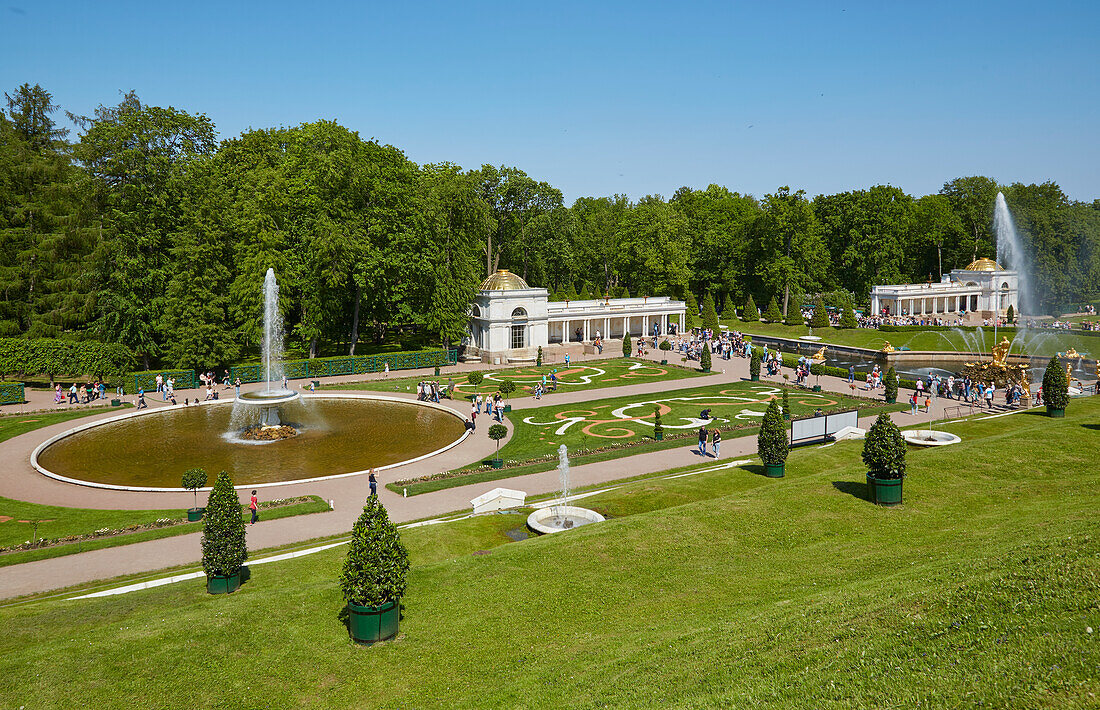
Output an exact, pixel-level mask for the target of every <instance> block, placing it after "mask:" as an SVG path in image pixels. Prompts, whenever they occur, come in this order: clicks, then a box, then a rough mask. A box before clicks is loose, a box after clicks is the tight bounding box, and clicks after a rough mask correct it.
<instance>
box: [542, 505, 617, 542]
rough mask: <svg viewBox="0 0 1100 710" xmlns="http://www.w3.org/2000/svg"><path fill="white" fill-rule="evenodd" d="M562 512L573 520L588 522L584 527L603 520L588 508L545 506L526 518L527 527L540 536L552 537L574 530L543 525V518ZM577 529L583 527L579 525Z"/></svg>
mask: <svg viewBox="0 0 1100 710" xmlns="http://www.w3.org/2000/svg"><path fill="white" fill-rule="evenodd" d="M559 510H564V511H565V514H566V515H568V516H571V517H574V518H583V519H584V520H587V521H588V522H587V523H585V525H588V524H591V523H602V522H604V520H605V518H604V517H603V516H602V515H600V514H599V513H597V512H596V511H594V510H589V509H588V508H578V507H577V506H575V505H566V506H559V505H554V506H547V507H545V508H539V509H538V510H536V511H534V512H532V513H531V514H530V515H528V516H527V526H528V527H529V528H531V529H532V530H534V531H535V532H537V533H539V534H540V535H552V534H553V533H559V532H565V530H567V529H569V530H575V529H576V528H552V527H550V526H549V525H543V523H542V520H543V519H544V518H552V517H554V515H555V514H556V512H557V511H559ZM577 527H584V525H579V526H577Z"/></svg>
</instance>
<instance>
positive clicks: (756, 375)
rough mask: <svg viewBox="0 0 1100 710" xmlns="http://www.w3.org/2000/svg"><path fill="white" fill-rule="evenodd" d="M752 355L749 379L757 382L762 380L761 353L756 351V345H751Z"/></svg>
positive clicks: (750, 357)
mask: <svg viewBox="0 0 1100 710" xmlns="http://www.w3.org/2000/svg"><path fill="white" fill-rule="evenodd" d="M749 347H750V348H751V351H750V352H751V354H750V356H749V379H750V380H752V381H753V382H755V381H756V380H759V379H760V360H761V359H762V358H761V356H760V351H759V350H757V349H756V346H755V345H750V346H749Z"/></svg>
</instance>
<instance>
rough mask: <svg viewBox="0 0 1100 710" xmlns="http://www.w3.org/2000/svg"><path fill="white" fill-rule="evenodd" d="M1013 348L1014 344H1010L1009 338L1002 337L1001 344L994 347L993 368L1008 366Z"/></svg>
mask: <svg viewBox="0 0 1100 710" xmlns="http://www.w3.org/2000/svg"><path fill="white" fill-rule="evenodd" d="M1011 348H1012V343H1010V342H1008V338H1006V337H1004V336H1001V342H999V343H997V344H996V345H994V346H993V367H1007V366H1008V351H1009V350H1010V349H1011Z"/></svg>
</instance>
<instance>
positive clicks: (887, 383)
mask: <svg viewBox="0 0 1100 710" xmlns="http://www.w3.org/2000/svg"><path fill="white" fill-rule="evenodd" d="M882 391H883V393H884V394H885V395H886V402H887V403H888V404H893V403H894V402H897V401H898V373H897V372H895V371H894V366H893V365H891V366H890V369H889V370H887V371H886V377H883V378H882Z"/></svg>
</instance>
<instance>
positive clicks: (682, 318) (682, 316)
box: [677, 313, 685, 333]
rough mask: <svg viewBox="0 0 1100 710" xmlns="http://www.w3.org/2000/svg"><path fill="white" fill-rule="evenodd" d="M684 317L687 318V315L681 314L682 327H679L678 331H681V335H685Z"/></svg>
mask: <svg viewBox="0 0 1100 710" xmlns="http://www.w3.org/2000/svg"><path fill="white" fill-rule="evenodd" d="M684 316H685V314H684V313H681V314H680V327H679V328H677V330H678V331H679V332H680V333H683V332H684Z"/></svg>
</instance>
